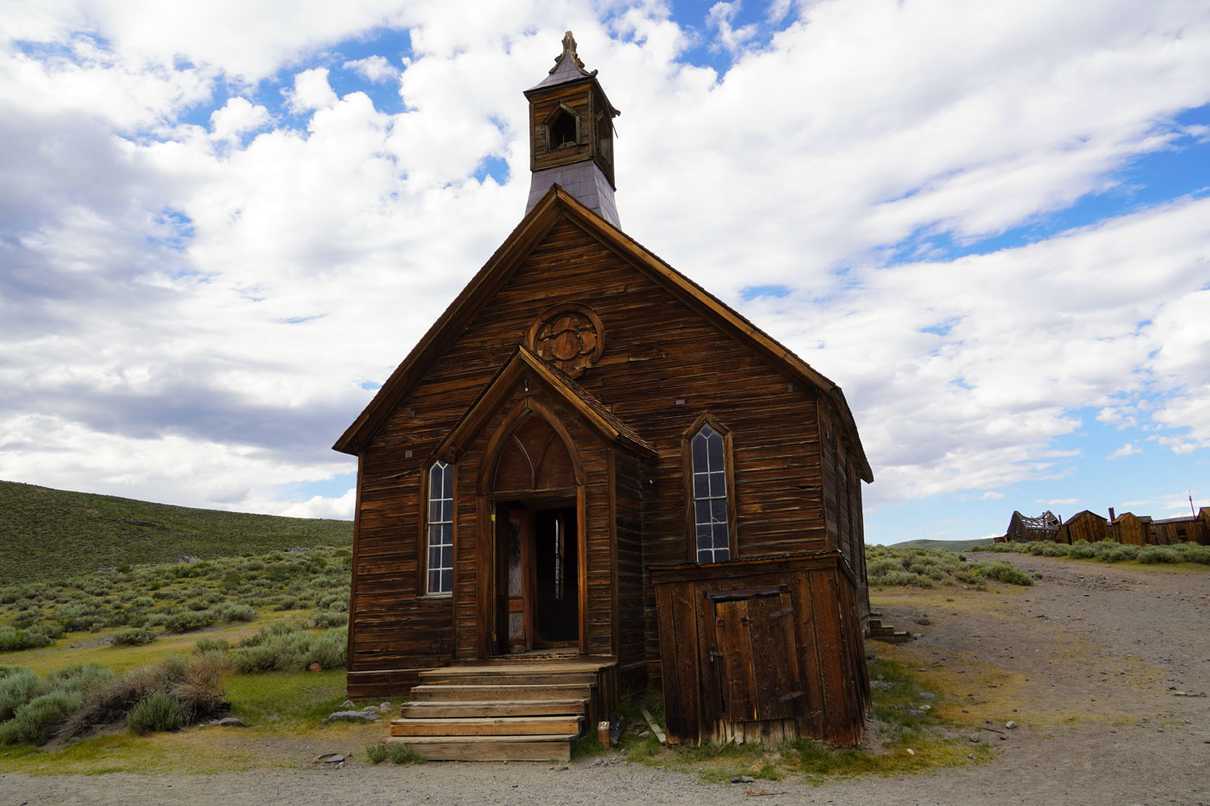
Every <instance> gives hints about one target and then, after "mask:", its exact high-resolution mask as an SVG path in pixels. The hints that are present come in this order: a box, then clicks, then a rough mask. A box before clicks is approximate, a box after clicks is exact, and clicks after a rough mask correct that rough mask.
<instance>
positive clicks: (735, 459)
mask: <svg viewBox="0 0 1210 806" xmlns="http://www.w3.org/2000/svg"><path fill="white" fill-rule="evenodd" d="M563 44H564V46H563V52H562V54H561V55H560V56H559V57H558V58H557V59H556V62H555V67H554V68H553V69H552V70H551V71H550V74H549V75H548V76H547V77H546V78H545V79H543V80H542V82H541V83H539V84H538V85H536V86H535V87H532V88H531V89H529V90H528V91H526V93H525V95H526V98H527V99H528V101H529V109H530V120H529V134H530V165H531V170H532V183H531V192H530V196H529V201H528V206H527V209H526V212H525V215H524V217H523V218H522V219H521V221H520V223H519V224H518V225H517V226H516V228H515V229H514V230H513V231H512V233H511V234H510V235H509V236H508V237H507V238H506V239H505V241H504V243H503V244H502V245H501V246H500V247H499V249H497V250H496V252H495V254H493V255H492V257H491V258H490V259H489V260H488V262H487V264H486V265H484V266H483V268H482V269H481V270H480V271H479V272H478V273H477V274H476V275H475V276H474V277H473V278H472V279H471V281H470V283H469V284H468V285H467V286H466V288H465V289H463V290H462V292H461V293H460V294H459V295H458V296H457V298H456V299H455V300H454V301H453V302H452V303H451V305H450V306H449V308H448V309H447V310H446V311H445V313H443V314H442V315H441V317H440V318H439V319H438V320H437V322H436V323H435V324H434V325H433V326H432V327H431V329H430V330H429V331H428V332H427V333H426V334H425V335H424V337H423V338H421V339H420V341H419V343H418V344H417V345H416V347H415V348H414V349H413V350H412V352H411V354H409V355H408V356H407V358H405V359H404V361H403V363H401V364H400V365H399V367H398V368H397V369H396V370H395V371H394V372H393V373H392V374H391V376H390V377H389V378H388V379H387V381H386V382H385V383H384V384H383V386H382V388H381V389H380V390H379V391H378V393H377V394H376V395H375V396H374V398H373V400H372V401H371V402H370V403H369V405H368V406H367V407H366V409H365V410H364V411H363V412H362V413H361V415H360V416H358V417H357V419H356V420H355V421H354V422H353V423H352V425H350V426H349V428H348V430H347V431H346V432H345V433H344V435H343V436H341V437H340V439H339V440H338V441H337V443H336V445H335V449H336V450H338V451H342V452H344V453H348V454H351V455H354V456H356V457H357V461H358V471H357V501H356V507H355V513H356V514H355V521H354V543H353V578H352V593H351V603H350V618H349V653H348V657H349V667H348V668H349V671H348V690H349V693H350V695H352V696H356V697H368V696H379V695H386V694H401V693H407V696H408V700H409V702H408V704H407V705H406V706H405V708H404V711H403V714H402V717H401V718H400V719H397V720H395V721H394V722H393V723H392V725H391V735H392V737H393V740H395V741H399V742H403V743H406V744H408V745H409V746H411V747H412V748H413V749H414V750H415V751H416V752H417V753H420V754H421V755H423V756H426V757H428V758H434V759H529V760H540V759H565V758H567V756H568V753H569V748H570V741H571V740H572V739H573V738H574V737H575V736H576V735H577V734H580V733H581V732H582V731H583V730H584V727H585V726H586V725H588V726H591V728H592V729H593V730H596V728H597V724H598V722H600V721H608V720H614V719H616V718H617V714H618V702H619V697H620V696H622V695H623V694H624V693H626V692H627V691H634V690H637V689H641V688H643V687H645V686H647V685H660V686H662V688H663V692H664V697H665V703H666V705H667V723H668V739H669V741H672V742H677V741H680V742H691V743H697V742H702V741H711V740H726V741H753V740H757V741H777V740H780V739H784V738H793V737H798V736H803V737H816V738H822V739H828V740H831V741H835V742H841V743H850V744H851V743H855V742H857V741H859V740H860V738H861V736H862V731H863V726H864V717H865V713H866V709H867V703H868V701H869V681H868V675H867V671H866V662H865V654H864V652H863V649H862V630H863V624H864V622H865V620H866V619H867V618H868V613H869V598H868V589H867V583H866V568H865V553H864V545H865V543H864V535H863V530H862V506H861V485H862V482H867V483H868V482H871V481H873V475H872V472H871V470H870V465H869V462H868V461H867V460H866V457H865V453H864V451H863V450H862V446H861V441H860V438H859V437H858V434H857V427H856V425H855V423H854V420H853V416H852V414H851V413H850V411H849V407H848V404H847V403H846V401H845V398H844V395H843V394H842V392H841V390H840V388H839V387H838V386H837V385H836V384H835V383H833V382H832V381H830V380H828V379H827V378H826V377H824V376H823V375H822V374H820V373H819V372H818V371H816V370H815V369H814V368H812V367H810V366H809V365H807V363H806V362H804V361H803V360H802V359H800V358H798V357H797V356H795V355H794V354H793V353H792V352H791V351H790V350H789V349H787V348H786V347H785V346H783V345H781V344H778V343H777V342H776V341H775V340H774V339H772V338H771V337H770V336H768V335H767V334H765V333H764V332H763V331H761V330H760V329H759V328H757V327H756V326H755V325H754V324H752V323H751V322H749V321H748V320H746V319H744V318H743V317H742V316H740V315H739V314H738V313H736V312H735V311H733V310H732V309H731V308H729V307H728V306H727V305H725V304H724V303H723V302H721V301H720V300H719V299H717V298H716V297H714V296H712V295H711V294H710V293H709V292H707V291H706V290H705V289H703V288H701V287H700V286H698V285H697V284H696V283H694V282H692V281H691V280H689V279H688V278H687V277H685V276H684V275H683V274H681V273H680V272H678V271H677V270H676V269H674V268H672V267H671V266H669V265H668V264H667V263H665V262H663V261H662V260H660V259H659V258H658V257H657V256H656V255H654V254H653V253H652V252H650V251H649V250H647V249H646V248H645V247H643V246H642V245H640V244H639V243H637V242H636V241H634V240H633V239H632V238H630V237H629V236H628V235H626V233H625V232H623V231H622V230H621V229H620V228H619V220H618V213H617V208H616V205H615V202H614V149H613V134H614V130H613V120H614V118H615V117H616V116H617V115H618V114H619V112H618V110H617V109H616V108H615V107H614V106H613V105H612V104H611V103H610V101H609V99H608V98H607V97H606V95H605V92H604V90H603V89H602V87H601V85H600V83H599V82H598V80H597V77H596V72H595V71H592V72H589V71H588V70H586V69H585V68H584V65H583V63H582V62H581V61H580V58H579V56H578V54H577V52H576V44H575V40H574V39H573V38H572V37H571V34H570V33H568V34H567V36H566V37H565V38H564V43H563ZM451 225H452V226H456V222H453V223H452V224H451Z"/></svg>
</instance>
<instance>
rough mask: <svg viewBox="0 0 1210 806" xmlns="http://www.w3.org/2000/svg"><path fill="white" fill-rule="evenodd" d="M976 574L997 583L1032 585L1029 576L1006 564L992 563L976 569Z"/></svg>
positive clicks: (1032, 580) (1032, 581)
mask: <svg viewBox="0 0 1210 806" xmlns="http://www.w3.org/2000/svg"><path fill="white" fill-rule="evenodd" d="M976 570H977V572H978V573H979V574H980V575H982V576H984V577H986V578H988V579H994V580H996V581H997V582H1007V583H1008V584H1009V585H1027V586H1028V585H1032V584H1034V579H1033V577H1031V576H1030V575H1029V574H1027V573H1025V572H1024V571H1022V570H1021V569H1020V568H1017V567H1016V566H1014V565H1009V564H1008V563H1006V562H994V563H988V564H986V565H980V566H978V567H977V569H976Z"/></svg>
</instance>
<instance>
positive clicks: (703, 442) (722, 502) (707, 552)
mask: <svg viewBox="0 0 1210 806" xmlns="http://www.w3.org/2000/svg"><path fill="white" fill-rule="evenodd" d="M691 449H692V453H693V527H694V536H695V539H696V541H697V561H698V562H699V563H712V562H720V561H722V560H728V559H730V558H731V540H730V538H731V535H730V527H729V520H730V519H729V517H728V511H727V510H728V508H727V465H726V459H725V453H726V444H725V442H724V440H723V435H722V434H720V433H719V432H718V431H715V430H714V429H713V428H711V427H710V426H709V425H703V426H702V427H701V430H699V431H698V432H697V433H696V434H694V436H693V440H692V443H691Z"/></svg>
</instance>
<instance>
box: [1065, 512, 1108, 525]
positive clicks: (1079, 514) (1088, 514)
mask: <svg viewBox="0 0 1210 806" xmlns="http://www.w3.org/2000/svg"><path fill="white" fill-rule="evenodd" d="M1083 517H1093V518H1099V519H1101V520H1105V516H1104V515H1098V514H1097V513H1095V512H1093V511H1092V510H1090V509H1081V510H1080V511H1079V512H1077V513H1076V514H1074V515H1072V516H1071V517H1070V518H1068V519H1067V522H1068V523H1071V522H1072V521H1074V520H1075V519H1076V518H1083Z"/></svg>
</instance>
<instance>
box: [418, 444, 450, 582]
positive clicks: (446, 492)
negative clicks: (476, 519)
mask: <svg viewBox="0 0 1210 806" xmlns="http://www.w3.org/2000/svg"><path fill="white" fill-rule="evenodd" d="M428 491H429V495H428V499H429V500H428V505H429V508H428V517H427V521H426V522H427V527H426V530H425V531H426V534H427V538H428V539H427V544H428V545H427V547H426V548H427V556H426V558H425V559H426V564H425V568H426V569H427V572H428V573H427V577H428V582H427V584H426V590H427V592H428V593H430V594H433V593H452V592H453V590H454V468H453V467H452V466H450V465H449V464H447V463H445V462H434V463H433V466H432V467H431V468H429V479H428Z"/></svg>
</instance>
